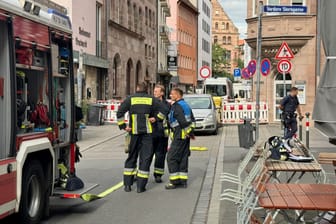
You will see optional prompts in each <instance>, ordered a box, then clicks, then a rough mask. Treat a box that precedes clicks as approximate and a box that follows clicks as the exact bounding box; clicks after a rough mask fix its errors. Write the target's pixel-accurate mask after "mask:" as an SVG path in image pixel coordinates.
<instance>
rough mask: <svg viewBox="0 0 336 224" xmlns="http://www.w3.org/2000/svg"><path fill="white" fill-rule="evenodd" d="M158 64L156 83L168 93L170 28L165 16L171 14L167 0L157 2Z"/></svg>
mask: <svg viewBox="0 0 336 224" xmlns="http://www.w3.org/2000/svg"><path fill="white" fill-rule="evenodd" d="M157 14H158V24H157V25H158V45H157V46H158V54H157V57H158V61H157V62H158V64H157V68H158V71H157V77H156V79H157V83H160V84H162V85H163V86H165V89H166V95H168V89H169V82H170V78H171V74H170V72H169V71H168V63H167V57H168V46H169V45H170V30H169V27H168V26H167V17H170V16H171V13H170V4H169V1H168V0H160V1H159V2H158V13H157Z"/></svg>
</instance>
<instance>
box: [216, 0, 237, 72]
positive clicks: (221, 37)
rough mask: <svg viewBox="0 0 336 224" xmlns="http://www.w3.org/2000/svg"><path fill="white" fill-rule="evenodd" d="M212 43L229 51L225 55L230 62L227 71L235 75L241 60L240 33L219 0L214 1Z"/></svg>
mask: <svg viewBox="0 0 336 224" xmlns="http://www.w3.org/2000/svg"><path fill="white" fill-rule="evenodd" d="M211 2H212V37H213V39H212V41H213V43H217V44H219V45H220V46H221V47H222V48H224V49H226V50H227V53H226V55H225V58H226V60H227V61H228V62H229V63H228V65H226V67H225V70H226V72H228V73H229V74H233V69H234V68H236V67H237V66H238V58H239V56H240V55H239V53H240V50H239V31H238V28H237V27H236V26H235V25H234V23H233V22H232V20H231V19H230V17H229V16H228V15H227V14H226V12H225V10H224V9H223V7H222V5H221V4H220V3H219V2H218V0H212V1H211Z"/></svg>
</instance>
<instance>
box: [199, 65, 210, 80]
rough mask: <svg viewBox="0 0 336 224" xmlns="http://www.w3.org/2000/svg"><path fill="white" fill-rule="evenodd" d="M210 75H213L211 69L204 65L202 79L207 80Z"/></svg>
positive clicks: (201, 72) (201, 70)
mask: <svg viewBox="0 0 336 224" xmlns="http://www.w3.org/2000/svg"><path fill="white" fill-rule="evenodd" d="M210 75H211V71H210V68H209V67H208V66H206V65H204V66H202V67H201V68H200V76H201V78H203V79H207V78H209V77H210Z"/></svg>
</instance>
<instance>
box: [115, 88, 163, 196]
mask: <svg viewBox="0 0 336 224" xmlns="http://www.w3.org/2000/svg"><path fill="white" fill-rule="evenodd" d="M126 112H129V126H127V125H126V123H125V121H124V115H125V113H126ZM164 113H165V111H164V110H163V109H162V107H161V106H160V103H159V101H158V100H157V99H156V98H154V97H152V96H150V95H148V94H147V87H146V85H145V84H138V85H137V87H136V93H135V94H134V95H131V96H130V97H127V98H126V99H125V100H124V102H123V103H122V104H121V105H120V108H119V110H118V112H117V119H118V125H119V128H120V129H121V130H125V131H128V132H129V133H130V136H131V140H130V144H129V152H128V158H127V159H126V161H125V168H124V186H125V188H124V190H125V191H126V192H130V191H131V190H132V189H131V186H132V184H133V181H134V177H135V175H136V176H137V192H138V193H142V192H144V191H146V184H147V182H148V177H149V167H150V164H151V159H152V154H153V142H152V133H153V127H152V123H154V122H155V121H156V119H161V120H163V119H164V118H165V116H164ZM138 155H139V161H140V162H139V169H138V171H137V170H136V165H137V160H138Z"/></svg>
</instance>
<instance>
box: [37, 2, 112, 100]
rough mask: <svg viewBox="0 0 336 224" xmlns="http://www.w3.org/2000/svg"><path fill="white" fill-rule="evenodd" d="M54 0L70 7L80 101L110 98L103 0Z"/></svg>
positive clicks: (67, 7) (78, 97)
mask: <svg viewBox="0 0 336 224" xmlns="http://www.w3.org/2000/svg"><path fill="white" fill-rule="evenodd" d="M40 1H46V0H40ZM53 2H56V3H57V4H59V5H62V6H64V7H65V8H66V9H67V11H68V14H69V17H70V19H71V22H72V30H73V50H74V52H73V55H74V70H75V71H74V74H75V78H76V80H75V92H76V95H77V97H76V99H77V102H78V104H80V101H82V100H87V101H89V102H95V101H96V100H102V99H107V98H108V95H107V89H108V86H107V85H106V84H107V83H106V80H107V69H108V68H109V62H108V60H107V58H106V55H105V54H104V52H103V47H104V45H105V43H106V42H105V40H104V39H103V35H102V28H103V27H102V23H103V21H102V19H103V17H102V15H103V13H104V11H103V8H104V4H105V3H104V0H96V1H91V0H72V1H68V0H53ZM80 64H81V65H80ZM79 67H81V68H79ZM78 84H79V85H78Z"/></svg>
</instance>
